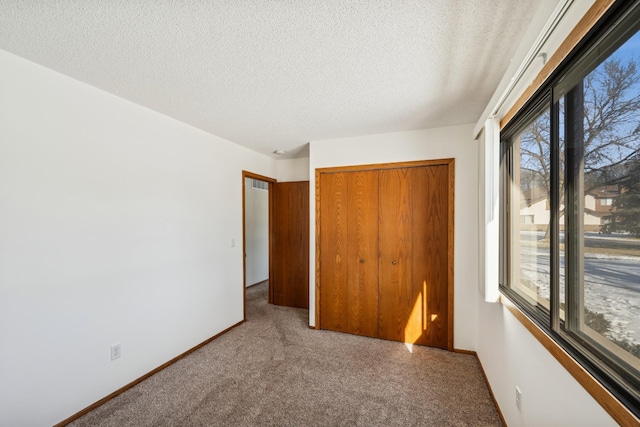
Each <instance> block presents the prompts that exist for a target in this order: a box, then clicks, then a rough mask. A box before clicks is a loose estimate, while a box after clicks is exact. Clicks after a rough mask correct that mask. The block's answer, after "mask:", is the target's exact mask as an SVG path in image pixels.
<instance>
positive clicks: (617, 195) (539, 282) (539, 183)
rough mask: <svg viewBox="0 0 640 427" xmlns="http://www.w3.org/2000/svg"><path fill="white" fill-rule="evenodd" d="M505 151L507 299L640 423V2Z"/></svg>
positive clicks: (607, 31) (607, 27)
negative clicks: (625, 407)
mask: <svg viewBox="0 0 640 427" xmlns="http://www.w3.org/2000/svg"><path fill="white" fill-rule="evenodd" d="M501 146H502V151H501V154H502V164H501V175H502V177H501V179H502V182H501V191H502V195H503V197H502V200H503V203H502V207H501V209H502V215H501V221H502V222H501V233H502V237H501V242H502V248H501V278H500V282H501V284H500V285H501V291H502V293H503V294H504V295H505V296H507V297H508V298H509V299H510V300H512V301H513V302H514V303H515V304H516V305H518V306H519V307H520V309H521V310H522V311H523V312H524V313H525V314H527V315H528V316H529V317H530V318H531V319H532V320H533V321H534V322H536V323H537V324H538V325H539V326H540V327H542V328H543V329H544V330H546V331H547V333H548V334H549V335H550V336H551V337H552V338H553V339H554V340H555V341H556V342H557V343H558V344H559V345H561V346H562V347H563V348H564V349H565V350H566V351H567V352H568V353H569V354H570V355H571V356H572V357H574V358H575V359H576V360H577V361H578V362H579V363H580V364H581V365H582V366H583V367H585V369H587V370H588V371H589V372H590V373H591V374H592V375H593V376H594V377H595V378H597V379H598V380H599V381H600V382H601V383H602V384H603V385H604V386H605V387H606V388H608V389H609V390H610V391H611V392H612V393H613V394H614V395H615V396H616V397H617V398H618V399H619V400H620V401H621V402H622V403H623V404H624V405H625V406H627V407H628V408H629V409H630V410H631V411H632V412H633V413H634V414H636V416H640V2H638V1H636V2H633V3H631V2H626V3H625V2H618V3H617V4H616V6H615V7H614V9H613V11H612V12H611V14H610V15H609V16H608V17H607V18H606V19H605V20H604V21H603V23H601V24H600V25H599V27H598V28H596V29H595V30H594V32H593V33H592V35H590V36H589V38H588V39H587V40H586V41H585V43H584V44H583V45H582V46H581V47H580V48H579V50H578V51H576V52H575V53H574V54H573V55H572V56H570V57H569V58H568V60H567V61H566V63H565V64H563V65H562V66H561V67H560V68H559V69H557V70H556V72H555V73H554V74H553V75H552V76H551V77H550V79H549V81H547V82H546V83H545V85H544V86H543V87H542V88H541V90H540V91H539V92H538V95H536V97H535V98H533V99H531V100H530V102H529V103H528V104H527V105H525V107H524V108H523V109H522V110H521V111H520V112H519V113H518V115H517V116H516V117H515V118H514V120H512V121H511V122H510V123H509V125H508V126H507V127H506V128H505V129H504V131H503V133H502V143H501ZM594 195H595V196H597V200H598V201H599V205H600V206H606V207H607V208H606V209H601V210H598V209H597V207H596V204H595V203H594V202H595V200H596V198H595V197H594ZM538 206H540V207H541V208H538ZM545 207H548V208H549V209H548V210H546V209H544V208H545ZM545 214H546V215H545Z"/></svg>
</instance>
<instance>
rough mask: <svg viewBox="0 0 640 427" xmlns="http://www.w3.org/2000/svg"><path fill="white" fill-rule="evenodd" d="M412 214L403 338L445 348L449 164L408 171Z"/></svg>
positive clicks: (446, 334) (446, 339)
mask: <svg viewBox="0 0 640 427" xmlns="http://www.w3.org/2000/svg"><path fill="white" fill-rule="evenodd" d="M409 177H410V182H411V185H410V192H411V196H410V197H411V209H412V212H413V216H412V226H411V228H412V233H411V236H412V245H411V246H412V259H413V263H412V270H411V284H410V288H411V294H412V296H413V298H414V301H413V307H412V311H411V315H410V316H409V318H408V320H407V326H406V328H405V341H408V342H412V343H415V344H421V345H428V346H431V347H440V348H445V349H446V348H447V343H448V331H447V327H448V234H449V233H448V224H449V218H448V212H449V206H448V200H449V198H448V194H449V193H448V167H447V166H446V165H434V166H427V167H420V168H413V169H411V170H410V171H409Z"/></svg>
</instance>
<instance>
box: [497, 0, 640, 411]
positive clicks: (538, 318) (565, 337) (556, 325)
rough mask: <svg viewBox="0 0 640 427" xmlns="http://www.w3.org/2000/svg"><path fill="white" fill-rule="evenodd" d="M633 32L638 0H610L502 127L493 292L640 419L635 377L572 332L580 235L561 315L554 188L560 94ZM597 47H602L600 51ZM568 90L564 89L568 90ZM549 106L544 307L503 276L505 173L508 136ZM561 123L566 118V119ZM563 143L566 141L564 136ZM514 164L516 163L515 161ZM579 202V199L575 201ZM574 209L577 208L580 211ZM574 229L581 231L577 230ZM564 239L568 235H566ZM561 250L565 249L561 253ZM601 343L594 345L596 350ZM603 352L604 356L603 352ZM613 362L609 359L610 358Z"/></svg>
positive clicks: (579, 319)
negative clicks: (547, 300) (547, 286)
mask: <svg viewBox="0 0 640 427" xmlns="http://www.w3.org/2000/svg"><path fill="white" fill-rule="evenodd" d="M639 31H640V1H635V2H624V1H617V2H616V3H615V4H614V5H613V6H612V7H611V8H610V9H609V10H608V11H607V13H605V15H604V16H603V17H602V18H601V19H600V20H599V21H598V23H597V24H596V25H595V26H594V27H593V28H592V29H591V30H590V31H589V32H588V33H587V35H586V36H585V37H584V38H583V39H582V40H581V41H580V42H579V43H578V45H577V46H576V47H575V48H574V49H573V50H572V51H571V53H569V54H568V55H567V57H566V58H565V59H564V61H562V62H561V63H560V65H559V66H558V67H557V68H556V69H555V70H554V71H553V73H551V75H550V76H549V78H547V79H546V81H545V82H544V83H543V84H542V85H541V86H540V87H539V88H538V90H537V91H536V92H535V94H534V95H533V96H532V97H531V98H529V100H528V101H527V102H526V103H525V104H524V105H523V107H522V108H520V109H519V110H518V112H517V113H516V114H515V115H514V116H513V119H512V120H511V121H510V122H509V123H508V124H507V125H506V126H505V127H504V129H503V131H502V132H501V135H500V139H501V144H500V194H501V195H502V196H505V197H501V215H500V255H499V256H500V270H499V271H500V280H499V282H500V283H499V284H500V292H501V293H502V294H503V295H504V297H506V298H507V299H508V300H509V301H510V302H511V303H512V304H513V305H514V306H515V307H517V309H518V310H519V311H521V312H522V313H523V314H524V315H525V316H527V318H528V319H529V320H530V321H532V322H533V323H534V324H535V325H536V327H538V328H540V329H541V330H542V331H544V333H545V334H546V335H547V336H548V337H549V338H550V339H551V340H552V341H553V342H554V343H555V344H556V345H558V346H559V347H560V348H562V349H563V350H564V351H565V352H566V353H568V355H569V356H570V357H571V358H572V359H574V360H575V361H576V362H577V363H578V364H579V365H580V366H581V367H582V368H584V369H585V370H586V371H587V372H588V373H589V374H590V375H591V376H592V377H593V378H595V380H597V381H598V382H599V383H600V384H601V385H602V386H604V387H605V388H606V389H607V390H608V391H609V392H610V393H611V394H612V395H614V396H615V398H616V399H618V401H619V402H621V403H622V404H623V405H624V406H625V407H626V408H627V409H628V410H629V411H630V412H632V413H633V414H634V415H635V416H636V417H640V387H639V384H640V382H639V381H638V378H637V377H636V378H635V379H633V380H632V381H624V380H623V378H624V375H625V373H628V371H627V370H626V368H625V366H624V363H620V360H616V357H615V355H614V357H611V354H612V353H611V352H609V353H611V354H609V355H607V354H606V353H607V351H606V349H605V351H604V352H603V350H602V348H601V347H602V346H600V345H598V343H597V342H596V340H595V339H593V338H591V339H590V338H589V337H587V335H588V334H585V333H584V332H576V331H579V330H580V328H581V325H583V324H584V322H583V310H584V303H583V301H582V297H581V292H582V291H581V289H582V288H581V287H582V284H581V283H580V281H581V280H582V279H581V278H580V277H581V272H582V271H583V265H582V264H581V263H582V261H581V260H582V259H583V258H582V257H581V256H580V255H581V251H582V249H581V245H580V241H579V238H578V240H576V239H570V240H573V242H569V243H567V247H565V251H566V252H565V261H566V262H567V263H568V264H569V267H570V268H568V269H567V271H566V274H567V277H566V278H565V286H567V288H569V289H571V291H570V292H567V297H566V301H565V303H566V309H567V310H568V312H569V313H571V312H574V313H576V314H577V315H574V316H572V315H570V314H568V315H566V316H565V318H566V319H567V320H568V321H567V323H566V324H565V321H564V320H563V319H561V316H560V225H559V224H560V223H559V212H560V209H559V208H560V200H561V197H560V190H559V186H558V182H559V171H560V155H561V153H560V143H559V141H560V126H559V123H560V108H559V100H560V99H561V98H563V97H565V96H570V97H571V96H573V95H571V94H570V93H569V92H572V91H573V86H572V85H571V84H572V83H573V82H575V81H577V80H578V81H579V80H582V79H583V78H584V77H585V76H586V75H587V74H588V73H590V72H591V71H592V70H593V69H594V68H595V66H596V65H598V64H600V62H601V61H600V59H601V58H605V59H606V58H608V57H609V56H610V55H611V53H612V52H613V51H614V50H615V49H617V47H618V46H620V45H621V44H623V43H624V42H625V41H626V40H627V39H628V38H630V37H632V36H633V35H634V34H635V33H637V32H639ZM603 52H604V53H603ZM567 88H569V89H571V90H567ZM546 109H548V110H549V111H550V120H551V128H550V138H551V141H550V144H551V159H550V160H551V161H550V163H551V182H552V185H551V187H550V189H551V191H550V194H549V204H550V224H549V228H550V237H551V240H550V246H551V247H550V253H549V256H550V293H549V295H550V307H549V309H548V310H547V309H546V308H544V307H540V304H539V303H537V304H532V303H531V302H529V301H528V300H527V299H526V298H524V297H523V296H521V295H520V294H518V292H516V291H515V290H514V289H512V288H511V287H510V286H509V278H510V277H509V276H510V269H511V268H512V267H511V262H512V259H511V257H512V247H511V245H512V244H511V238H510V233H511V230H512V227H513V224H512V221H513V220H514V218H515V216H513V215H512V213H511V208H512V207H513V209H516V213H519V209H518V208H517V207H515V206H513V203H514V201H513V200H511V198H510V196H506V195H510V193H511V189H510V181H509V180H510V177H511V174H510V172H511V171H512V170H513V167H514V164H513V155H512V148H511V147H512V145H513V142H514V141H513V138H514V137H516V136H518V135H519V133H520V132H521V131H522V130H524V129H525V128H526V127H527V126H528V125H529V124H531V123H532V122H533V120H534V119H535V118H536V117H538V115H539V114H540V113H541V112H542V111H544V110H546ZM565 126H569V124H567V123H565ZM565 144H567V141H565ZM518 167H519V165H518ZM578 178H580V177H577V176H574V175H571V176H570V174H567V180H566V182H565V188H566V189H567V190H565V191H567V192H568V193H570V194H572V195H573V196H574V197H575V194H581V193H580V192H579V188H578V190H576V185H579V183H576V179H578ZM582 204H583V203H582ZM567 205H571V203H570V202H569V201H568V200H567V201H566V203H565V230H567V229H569V228H570V226H572V224H571V223H570V221H569V223H567V221H568V218H567V217H568V215H567V209H568V211H569V212H572V211H573V210H575V207H573V206H567ZM579 209H580V208H578V210H579ZM577 234H580V233H577ZM567 240H568V241H569V239H567ZM567 251H568V252H567ZM598 347H600V348H598ZM605 356H606V357H605ZM613 362H615V363H613Z"/></svg>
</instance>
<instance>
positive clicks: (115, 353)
mask: <svg viewBox="0 0 640 427" xmlns="http://www.w3.org/2000/svg"><path fill="white" fill-rule="evenodd" d="M121 355H122V353H121V350H120V343H118V344H114V345H112V346H111V361H112V362H113V361H114V360H116V359H119V358H120V356H121Z"/></svg>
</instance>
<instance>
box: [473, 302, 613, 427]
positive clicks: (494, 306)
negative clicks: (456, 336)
mask: <svg viewBox="0 0 640 427" xmlns="http://www.w3.org/2000/svg"><path fill="white" fill-rule="evenodd" d="M478 301H479V307H478V349H477V353H478V357H479V358H480V361H481V362H482V366H483V367H484V370H485V373H486V375H487V378H488V379H489V382H490V384H491V389H492V390H493V393H494V395H495V397H496V400H497V401H498V405H499V406H500V410H501V411H502V414H503V416H504V418H505V420H506V422H507V425H509V427H521V426H522V427H524V426H545V427H547V426H548V427H554V426H558V427H560V426H583V427H606V426H616V425H618V423H616V422H615V421H614V420H613V419H612V418H611V417H610V416H609V414H607V412H606V411H605V410H604V409H602V407H601V406H600V405H599V404H598V403H597V402H596V401H595V400H593V398H592V397H591V396H590V395H589V394H588V393H587V392H586V391H585V389H584V388H583V387H582V386H581V385H580V384H579V383H578V382H577V381H576V380H575V379H574V378H573V377H572V376H571V374H569V372H568V371H567V370H566V369H564V368H563V367H562V365H560V363H559V362H558V361H557V360H556V359H555V358H554V357H553V356H552V355H551V353H549V352H548V351H547V349H545V348H544V347H543V346H542V344H540V343H539V342H538V340H537V339H536V338H535V337H534V336H533V335H532V334H531V333H530V332H529V331H528V330H527V329H526V328H525V327H524V326H523V325H522V324H521V323H520V321H519V320H518V319H516V318H515V317H514V316H513V315H512V314H511V312H509V310H508V309H507V308H506V307H504V306H503V305H502V304H500V303H485V302H484V301H483V300H482V299H481V298H478ZM516 386H518V387H519V388H520V390H521V391H522V403H521V407H522V410H521V411H519V410H518V409H517V407H516V403H515V402H516V401H515V395H516V392H515V388H516Z"/></svg>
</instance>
